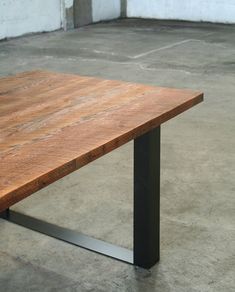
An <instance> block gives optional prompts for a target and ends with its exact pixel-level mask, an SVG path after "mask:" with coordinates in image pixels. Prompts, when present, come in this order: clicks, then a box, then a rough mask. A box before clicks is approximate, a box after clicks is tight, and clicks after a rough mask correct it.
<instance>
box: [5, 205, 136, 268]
mask: <svg viewBox="0 0 235 292" xmlns="http://www.w3.org/2000/svg"><path fill="white" fill-rule="evenodd" d="M0 216H1V217H2V218H4V219H6V220H8V221H10V222H13V223H16V224H18V225H21V226H24V227H26V228H29V229H31V230H34V231H38V232H40V233H43V234H46V235H49V236H51V237H55V238H57V239H60V240H63V241H65V242H68V243H71V244H73V245H76V246H79V247H83V248H85V249H88V250H91V251H94V252H97V253H100V254H103V255H106V256H108V257H112V258H115V259H118V260H120V261H123V262H126V263H129V264H133V263H134V262H133V252H132V251H131V250H129V249H126V248H123V247H119V246H116V245H113V244H110V243H107V242H104V241H102V240H98V239H95V238H92V237H89V236H86V235H84V234H82V233H79V232H77V231H73V230H70V229H67V228H64V227H60V226H57V225H54V224H51V223H47V222H45V221H42V220H39V219H36V218H33V217H30V216H28V215H24V214H21V213H18V212H15V211H12V210H7V211H5V212H3V213H1V214H0Z"/></svg>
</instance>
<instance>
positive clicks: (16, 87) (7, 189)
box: [0, 71, 203, 268]
mask: <svg viewBox="0 0 235 292" xmlns="http://www.w3.org/2000/svg"><path fill="white" fill-rule="evenodd" d="M202 100H203V94H202V93H200V92H192V91H190V90H179V89H171V88H162V87H154V86H148V85H142V84H135V83H128V82H122V81H115V80H103V79H98V78H93V77H86V76H78V75H67V74H59V73H53V72H46V71H33V72H25V73H20V74H17V75H15V76H10V77H6V78H1V79H0V212H1V217H2V218H4V219H7V220H9V221H12V222H15V223H18V224H20V225H23V226H25V227H28V228H31V229H33V230H36V231H39V232H42V233H45V234H48V235H50V236H54V237H56V238H59V239H61V240H64V241H67V242H70V243H72V244H75V245H78V246H82V247H85V248H87V249H90V250H94V251H96V252H99V253H102V254H105V255H108V256H111V257H114V258H118V259H119V260H122V261H125V262H129V263H132V264H135V265H138V266H141V267H144V268H150V267H152V266H153V265H154V264H155V263H156V262H157V261H158V260H159V221H160V220H159V211H160V210H159V209H160V205H159V200H160V125H161V124H162V123H164V122H166V121H167V120H169V119H171V118H173V117H174V116H176V115H178V114H180V113H182V112H184V111H186V110H187V109H189V108H191V107H192V106H194V105H196V104H197V103H199V102H201V101H202ZM133 139H134V236H133V237H134V250H133V251H130V250H127V249H125V248H122V247H117V246H114V245H112V244H109V243H105V242H103V241H100V240H96V239H92V238H90V237H88V236H86V235H83V234H80V233H76V232H74V231H71V230H67V229H65V228H62V227H59V226H55V225H53V224H50V223H47V222H43V221H41V220H38V219H35V218H32V217H29V216H26V215H23V214H20V213H17V212H15V211H12V210H10V209H9V207H10V206H12V205H14V204H15V203H17V202H19V201H21V200H22V199H24V198H26V197H27V196H29V195H32V194H33V193H35V192H36V191H38V190H40V189H42V188H44V187H45V186H47V185H49V184H50V183H52V182H54V181H56V180H58V179H60V178H62V177H64V176H65V175H68V174H69V173H71V172H73V171H75V170H77V169H79V168H81V167H82V166H84V165H86V164H88V163H89V162H91V161H93V160H95V159H97V158H99V157H101V156H103V155H105V154H106V153H108V152H110V151H112V150H114V149H116V148H118V147H119V146H121V145H123V144H125V143H127V142H129V141H131V140H133ZM65 199H66V198H65ZM98 199H99V198H97V200H98Z"/></svg>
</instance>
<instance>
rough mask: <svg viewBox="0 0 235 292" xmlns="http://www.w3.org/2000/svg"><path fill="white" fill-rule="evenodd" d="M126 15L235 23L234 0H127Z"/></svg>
mask: <svg viewBox="0 0 235 292" xmlns="http://www.w3.org/2000/svg"><path fill="white" fill-rule="evenodd" d="M127 17H143V18H156V19H179V20H190V21H210V22H221V23H235V0H179V1H177V0H127Z"/></svg>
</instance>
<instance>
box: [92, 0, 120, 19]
mask: <svg viewBox="0 0 235 292" xmlns="http://www.w3.org/2000/svg"><path fill="white" fill-rule="evenodd" d="M120 15H121V2H120V0H92V19H93V21H94V22H97V21H100V20H108V19H115V18H119V17H120Z"/></svg>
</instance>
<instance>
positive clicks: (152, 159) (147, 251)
mask: <svg viewBox="0 0 235 292" xmlns="http://www.w3.org/2000/svg"><path fill="white" fill-rule="evenodd" d="M159 233H160V127H158V128H156V129H154V130H152V131H150V132H148V133H147V134H144V135H142V136H140V137H138V138H137V139H135V141H134V265H137V266H140V267H143V268H147V269H148V268H151V267H152V266H153V265H154V264H156V262H158V261H159V258H160V248H159Z"/></svg>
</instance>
